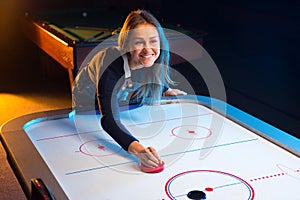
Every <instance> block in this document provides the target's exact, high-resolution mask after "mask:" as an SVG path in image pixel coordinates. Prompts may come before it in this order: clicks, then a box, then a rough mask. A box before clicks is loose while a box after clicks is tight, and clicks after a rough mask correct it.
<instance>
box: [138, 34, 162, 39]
mask: <svg viewBox="0 0 300 200" xmlns="http://www.w3.org/2000/svg"><path fill="white" fill-rule="evenodd" d="M155 38H158V35H155V36H152V37H150V39H155ZM134 39H136V40H137V39H140V40H144V39H145V38H144V37H139V36H136V37H134Z"/></svg>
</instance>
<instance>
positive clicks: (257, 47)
mask: <svg viewBox="0 0 300 200" xmlns="http://www.w3.org/2000/svg"><path fill="white" fill-rule="evenodd" d="M101 6H108V7H110V9H121V10H124V13H128V12H129V11H130V10H132V9H135V8H145V9H148V10H150V11H151V12H152V13H153V14H155V16H157V18H158V19H159V20H164V21H168V22H171V23H174V24H180V25H181V26H184V27H192V28H196V29H200V30H203V31H206V32H207V33H208V34H207V35H206V36H205V38H204V44H203V46H204V48H205V49H206V51H207V52H208V53H209V54H210V56H211V58H212V59H213V60H214V62H215V63H216V65H217V67H218V69H219V70H220V72H221V75H222V78H223V81H224V83H225V86H226V92H227V100H228V102H229V103H230V104H232V105H234V106H236V107H238V108H240V109H242V110H244V111H246V112H248V113H250V114H252V115H254V116H256V117H258V118H260V119H262V120H264V121H266V122H268V123H270V124H272V125H274V126H276V127H278V128H280V129H282V130H284V131H286V132H288V133H290V134H293V135H295V136H297V137H298V138H300V132H299V130H300V114H299V111H300V105H299V102H300V97H299V94H298V93H299V92H300V80H299V75H300V69H299V67H300V66H299V57H300V55H299V44H300V38H299V35H300V30H299V29H300V26H299V22H300V14H299V10H300V4H299V3H298V1H291V0H287V1H278V0H272V1H271V0H270V1H267V0H252V1H240V0H231V1H221V0H219V1H217V0H212V1H211V0H210V1H202V0H185V1H174V0H173V1H171V0H161V1H146V0H144V1H121V0H119V1H115V0H110V1H96V0H85V1H83V0H73V1H62V0H2V1H1V2H0V27H1V29H0V30H1V32H0V55H1V56H0V59H1V60H0V61H1V65H0V69H1V73H0V92H9V91H7V90H9V89H8V88H9V86H10V85H12V84H16V85H19V86H20V90H21V89H22V87H21V86H22V84H23V83H25V82H35V83H36V84H38V82H39V81H41V79H44V77H41V76H40V73H41V72H42V73H44V72H43V71H44V70H45V69H44V67H43V65H45V63H43V61H42V59H41V57H43V56H45V55H43V56H42V54H43V53H42V52H40V50H39V49H38V48H37V47H36V46H35V45H33V44H32V43H31V42H30V41H28V40H27V39H26V38H25V37H24V36H23V34H22V30H21V28H20V25H19V19H20V17H23V16H24V13H25V12H28V11H34V10H47V9H73V8H83V7H101ZM48 65H53V69H52V70H53V72H52V73H54V74H55V73H57V74H59V75H57V76H58V77H62V78H66V79H67V72H66V71H64V70H63V69H62V68H60V67H57V63H55V62H50V63H48ZM204 93H205V92H204Z"/></svg>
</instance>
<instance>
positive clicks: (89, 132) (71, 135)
mask: <svg viewBox="0 0 300 200" xmlns="http://www.w3.org/2000/svg"><path fill="white" fill-rule="evenodd" d="M211 114H212V113H204V114H199V115H191V116H186V117H175V118H171V119H165V120H157V121H152V122H144V123H138V124H132V125H128V126H127V127H134V126H139V125H145V124H155V123H159V122H165V121H173V120H179V119H186V118H193V117H199V116H205V115H211ZM98 131H103V129H100V130H94V131H88V132H82V133H72V134H67V135H60V136H55V137H45V138H40V139H37V140H36V141H45V140H53V139H59V138H65V137H73V136H77V135H83V134H91V133H94V132H98Z"/></svg>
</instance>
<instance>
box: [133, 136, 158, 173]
mask: <svg viewBox="0 0 300 200" xmlns="http://www.w3.org/2000/svg"><path fill="white" fill-rule="evenodd" d="M128 152H129V153H131V154H134V155H135V156H136V157H137V158H138V159H139V161H140V164H141V165H143V166H145V167H158V166H159V165H162V160H161V159H160V157H159V156H158V154H157V152H156V150H155V149H154V148H153V147H147V148H145V147H144V146H143V145H141V144H140V143H139V142H137V141H134V142H132V143H131V144H130V145H129V147H128Z"/></svg>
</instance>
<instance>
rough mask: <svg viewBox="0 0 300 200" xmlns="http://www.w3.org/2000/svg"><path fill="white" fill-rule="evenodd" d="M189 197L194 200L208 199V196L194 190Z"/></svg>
mask: <svg viewBox="0 0 300 200" xmlns="http://www.w3.org/2000/svg"><path fill="white" fill-rule="evenodd" d="M187 197H188V198H189V199H194V200H203V199H206V194H205V193H204V192H202V191H199V190H193V191H190V192H189V193H188V194H187Z"/></svg>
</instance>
